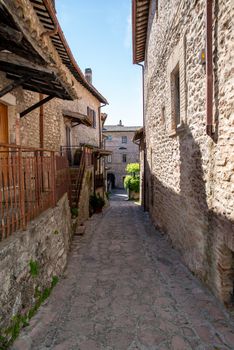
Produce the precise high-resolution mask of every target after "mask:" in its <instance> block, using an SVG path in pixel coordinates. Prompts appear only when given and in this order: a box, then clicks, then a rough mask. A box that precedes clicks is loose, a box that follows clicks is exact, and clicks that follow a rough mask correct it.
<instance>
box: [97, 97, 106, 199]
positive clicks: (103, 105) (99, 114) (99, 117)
mask: <svg viewBox="0 0 234 350" xmlns="http://www.w3.org/2000/svg"><path fill="white" fill-rule="evenodd" d="M106 105H107V103H104V104H102V105H101V106H99V107H98V119H99V148H101V147H102V141H101V140H102V137H101V135H102V130H101V108H102V107H105V106H106ZM97 161H98V159H97ZM96 165H97V162H96ZM99 172H100V163H99ZM95 191H96V184H95V169H94V194H95Z"/></svg>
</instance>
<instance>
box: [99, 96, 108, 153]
mask: <svg viewBox="0 0 234 350" xmlns="http://www.w3.org/2000/svg"><path fill="white" fill-rule="evenodd" d="M106 105H107V103H104V104H103V105H101V106H99V107H98V118H99V148H101V146H102V144H101V139H102V137H101V134H102V131H101V108H102V107H105V106H106Z"/></svg>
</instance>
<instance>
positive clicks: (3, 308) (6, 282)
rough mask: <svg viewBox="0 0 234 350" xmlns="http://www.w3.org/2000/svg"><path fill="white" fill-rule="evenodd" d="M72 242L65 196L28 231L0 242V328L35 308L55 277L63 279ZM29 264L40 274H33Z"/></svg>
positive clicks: (31, 224) (30, 225)
mask: <svg viewBox="0 0 234 350" xmlns="http://www.w3.org/2000/svg"><path fill="white" fill-rule="evenodd" d="M70 240H71V218H70V207H69V203H68V199H67V194H65V195H64V196H63V197H62V198H61V199H60V201H59V202H58V203H57V205H56V207H55V208H53V209H49V210H47V211H45V212H44V213H43V214H42V215H40V216H39V217H38V218H37V219H35V220H34V221H32V222H31V223H30V224H29V225H28V228H27V230H26V231H19V232H16V233H14V234H13V235H12V236H11V237H9V238H7V239H5V240H4V241H2V242H1V243H0V280H1V286H0V329H4V328H6V327H7V326H8V325H9V323H10V320H11V319H12V317H14V316H16V315H18V314H26V312H27V311H28V310H29V309H30V308H31V307H32V306H34V304H35V292H36V290H39V291H41V292H43V291H44V290H45V288H48V287H50V285H51V281H52V279H53V277H54V276H58V277H59V276H61V274H62V272H63V270H64V268H65V266H66V262H67V254H68V251H69V246H70ZM30 262H31V264H32V265H33V266H34V270H35V267H37V269H38V273H35V271H34V272H32V271H31V269H30Z"/></svg>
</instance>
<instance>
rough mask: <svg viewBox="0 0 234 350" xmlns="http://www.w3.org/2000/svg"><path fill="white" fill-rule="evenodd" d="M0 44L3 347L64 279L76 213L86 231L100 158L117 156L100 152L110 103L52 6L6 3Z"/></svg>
mask: <svg viewBox="0 0 234 350" xmlns="http://www.w3.org/2000/svg"><path fill="white" fill-rule="evenodd" d="M0 42H1V45H0V46H1V48H0V279H1V287H0V348H2V343H1V342H2V341H3V339H5V337H6V338H9V336H10V335H9V334H6V333H4V329H6V328H7V327H8V326H10V327H14V322H19V323H20V321H19V320H21V318H20V317H21V316H22V315H24V316H27V315H29V313H30V312H31V311H32V310H33V309H34V307H35V305H37V304H38V300H37V297H38V296H37V297H36V294H37V295H41V296H42V295H43V293H44V292H45V291H48V289H50V288H51V286H52V284H53V283H54V281H55V280H57V277H59V276H60V275H61V274H62V272H63V270H64V268H65V266H66V262H67V255H68V251H69V247H70V241H71V238H72V221H71V212H72V210H71V209H77V207H78V206H79V211H78V223H82V221H83V220H85V219H86V218H87V217H88V216H89V196H90V194H91V193H92V194H93V193H94V192H95V191H99V192H101V193H103V194H104V178H103V174H104V166H103V158H102V157H103V156H104V155H105V154H109V153H108V152H107V153H105V151H104V150H103V149H102V148H101V147H102V133H101V129H102V125H103V122H104V120H103V118H102V116H101V107H102V106H104V105H105V104H107V101H106V99H105V98H104V97H103V96H102V95H101V94H100V93H99V92H98V91H97V89H96V88H95V87H94V86H93V85H92V80H91V78H92V77H91V73H92V72H91V70H90V69H87V70H86V74H83V73H82V72H81V70H80V68H79V66H78V65H77V63H76V61H75V59H74V57H73V56H72V53H71V51H70V49H69V47H68V44H67V42H66V39H65V37H64V35H63V32H62V30H61V27H60V25H59V23H58V20H57V17H56V13H55V8H54V1H49V0H41V1H31V0H17V1H16V0H6V1H5V0H2V1H1V4H0ZM77 151H78V152H77ZM75 160H76V161H75ZM68 161H69V163H68ZM69 165H70V166H72V167H73V166H75V167H74V169H73V168H69ZM72 181H74V183H71V182H72ZM100 188H101V189H102V190H100ZM71 192H72V193H73V192H74V196H75V197H74V202H75V203H74V205H73V196H72V195H71ZM71 207H72V208H71ZM72 214H73V215H74V211H73V212H72ZM75 216H76V217H77V210H76V211H75ZM27 317H28V316H27ZM12 322H13V323H12ZM18 326H20V324H17V327H18Z"/></svg>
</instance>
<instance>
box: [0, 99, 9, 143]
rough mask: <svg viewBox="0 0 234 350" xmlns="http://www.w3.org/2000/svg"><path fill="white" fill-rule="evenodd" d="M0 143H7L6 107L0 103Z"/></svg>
mask: <svg viewBox="0 0 234 350" xmlns="http://www.w3.org/2000/svg"><path fill="white" fill-rule="evenodd" d="M0 143H8V113H7V106H5V105H3V104H2V103H0Z"/></svg>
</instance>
